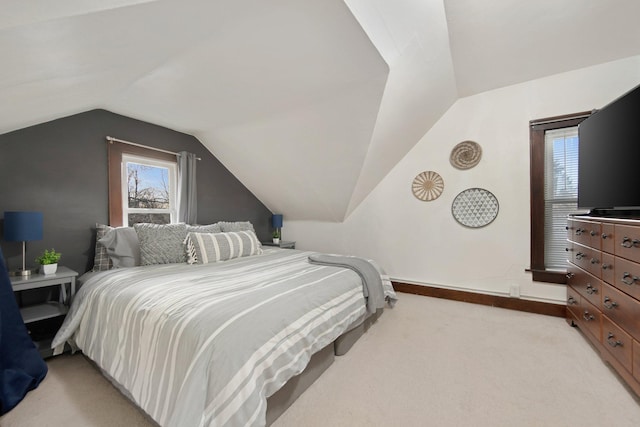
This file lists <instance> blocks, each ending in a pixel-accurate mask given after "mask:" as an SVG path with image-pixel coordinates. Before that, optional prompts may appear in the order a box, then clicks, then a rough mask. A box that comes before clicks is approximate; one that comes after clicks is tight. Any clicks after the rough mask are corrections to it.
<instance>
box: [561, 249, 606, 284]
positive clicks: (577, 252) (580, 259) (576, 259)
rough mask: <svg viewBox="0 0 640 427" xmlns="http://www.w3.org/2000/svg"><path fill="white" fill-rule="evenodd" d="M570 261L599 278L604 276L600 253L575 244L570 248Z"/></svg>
mask: <svg viewBox="0 0 640 427" xmlns="http://www.w3.org/2000/svg"><path fill="white" fill-rule="evenodd" d="M568 259H569V261H571V262H572V263H574V264H575V265H577V266H578V267H580V268H582V269H583V270H586V271H588V272H589V273H591V274H593V275H594V276H596V277H597V278H600V277H601V276H602V259H601V252H600V251H598V250H595V249H591V248H589V247H587V246H583V245H579V244H577V243H573V244H571V245H570V247H569V255H568Z"/></svg>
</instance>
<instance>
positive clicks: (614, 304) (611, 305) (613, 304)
mask: <svg viewBox="0 0 640 427" xmlns="http://www.w3.org/2000/svg"><path fill="white" fill-rule="evenodd" d="M602 305H604V306H605V307H606V308H608V309H609V310H613V309H614V308H616V307H617V306H618V303H617V302H615V301H611V298H609V297H604V301H603V302H602Z"/></svg>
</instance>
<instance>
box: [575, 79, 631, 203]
mask: <svg viewBox="0 0 640 427" xmlns="http://www.w3.org/2000/svg"><path fill="white" fill-rule="evenodd" d="M578 137H579V141H580V142H579V149H578V208H580V209H590V210H591V212H592V213H593V214H604V213H615V212H620V213H624V212H631V211H640V86H637V87H635V88H634V89H632V90H631V91H629V92H627V93H626V94H624V95H623V96H621V97H620V98H618V99H616V100H615V101H613V102H612V103H610V104H608V105H606V106H605V107H603V108H602V109H601V110H599V111H597V112H595V113H594V114H592V115H591V116H590V117H589V118H587V119H586V120H584V121H583V122H582V123H580V125H579V126H578Z"/></svg>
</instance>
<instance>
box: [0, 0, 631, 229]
mask: <svg viewBox="0 0 640 427" xmlns="http://www.w3.org/2000/svg"><path fill="white" fill-rule="evenodd" d="M638 16H640V2H638V1H637V0H617V1H614V2H604V1H601V0H563V1H562V2H557V1H555V0H538V1H536V2H516V1H514V0H487V1H482V2H478V1H473V0H444V1H443V0H305V1H302V2H301V1H294V0H270V1H264V0H159V1H135V0H103V1H86V0H84V1H80V0H60V1H58V2H53V3H52V2H48V1H46V0H33V1H29V2H24V1H18V0H11V1H5V2H3V12H2V14H0V52H2V57H3V59H2V66H1V67H0V94H1V95H2V100H3V102H2V103H0V133H4V132H9V131H11V130H15V129H18V128H21V127H25V126H29V125H33V124H37V123H40V122H43V121H47V120H51V119H55V118H58V117H63V116H66V115H69V114H74V113H78V112H81V111H86V110H89V109H92V108H105V109H108V110H111V111H114V112H117V113H120V114H124V115H128V116H131V117H134V118H138V119H141V120H146V121H149V122H152V123H156V124H159V125H163V126H167V127H170V128H173V129H176V130H179V131H183V132H186V133H190V134H192V135H194V136H196V137H197V138H198V139H200V141H201V142H202V143H203V144H204V145H205V146H206V147H207V148H208V149H209V150H210V151H211V152H212V153H213V154H214V155H215V156H216V157H218V159H220V160H221V161H222V162H223V163H224V164H225V166H227V168H229V169H230V170H231V172H233V173H234V174H235V175H236V176H237V177H238V178H239V179H240V180H241V181H242V182H243V183H244V184H245V185H246V186H247V187H248V188H249V189H250V190H251V191H253V193H254V194H255V195H256V196H257V197H258V198H259V199H261V200H262V201H263V202H264V203H265V205H266V206H267V207H269V208H270V209H271V210H272V211H274V212H275V211H277V212H281V213H283V214H284V215H285V216H286V217H287V218H288V219H311V220H321V221H342V220H343V219H344V218H345V217H347V216H348V215H349V213H350V212H352V211H353V210H354V209H355V208H356V207H357V206H358V205H359V204H360V202H361V201H362V200H364V198H365V197H366V196H367V194H369V192H370V191H371V190H372V189H373V188H374V187H375V186H376V185H377V184H378V183H379V182H380V181H381V180H382V179H383V178H384V176H385V175H386V174H387V173H388V172H389V171H390V170H391V168H393V166H394V165H395V164H396V163H397V162H398V161H399V160H400V159H401V158H402V157H403V156H404V155H405V154H406V153H407V152H408V151H409V150H410V149H411V147H413V145H415V144H416V143H417V142H418V140H419V139H420V138H421V137H422V135H424V133H425V132H426V131H428V130H429V128H430V127H431V126H432V125H433V124H434V123H435V122H436V121H437V120H438V118H439V117H440V116H441V115H442V114H443V113H444V112H445V111H446V110H447V109H448V108H449V107H450V106H451V105H452V104H453V103H454V102H455V100H456V99H458V98H459V97H461V96H468V95H472V94H475V93H479V92H483V91H486V90H491V89H495V88H498V87H502V86H505V85H510V84H514V83H519V82H523V81H526V80H531V79H534V78H539V77H543V76H546V75H551V74H555V73H559V72H564V71H570V70H573V69H577V68H582V67H585V66H589V65H595V64H598V63H602V62H607V61H611V60H615V59H620V58H624V57H629V56H634V55H638V54H640V43H639V42H638V41H639V40H640V26H638V25H637V24H636V22H634V21H635V20H636V18H637V17H638ZM113 136H116V137H120V138H123V139H126V135H113ZM137 142H140V143H152V141H137Z"/></svg>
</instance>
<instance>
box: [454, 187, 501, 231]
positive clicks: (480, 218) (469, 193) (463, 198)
mask: <svg viewBox="0 0 640 427" xmlns="http://www.w3.org/2000/svg"><path fill="white" fill-rule="evenodd" d="M499 209H500V206H499V204H498V199H496V196H494V195H493V194H492V193H491V192H490V191H488V190H485V189H484V188H469V189H467V190H464V191H463V192H461V193H460V194H458V195H457V196H456V198H455V199H453V203H452V204H451V213H452V214H453V217H454V218H455V219H456V221H458V222H459V223H460V224H462V225H464V226H465V227H470V228H480V227H484V226H486V225H489V224H491V223H492V222H493V220H494V219H496V217H497V216H498V210H499Z"/></svg>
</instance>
